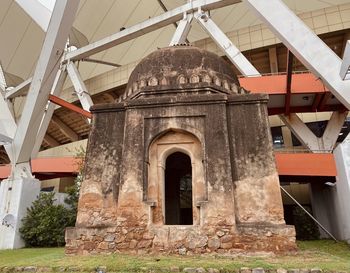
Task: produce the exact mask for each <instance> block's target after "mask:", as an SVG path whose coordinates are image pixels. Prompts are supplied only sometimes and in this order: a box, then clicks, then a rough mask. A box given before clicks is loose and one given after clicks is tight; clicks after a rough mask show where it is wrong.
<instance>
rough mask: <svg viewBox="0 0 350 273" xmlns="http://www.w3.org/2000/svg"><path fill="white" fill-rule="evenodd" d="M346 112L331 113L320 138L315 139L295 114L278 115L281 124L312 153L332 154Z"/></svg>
mask: <svg viewBox="0 0 350 273" xmlns="http://www.w3.org/2000/svg"><path fill="white" fill-rule="evenodd" d="M347 115H348V111H344V112H333V113H332V116H331V118H330V119H329V121H328V123H327V126H326V129H325V131H324V133H323V136H322V137H317V136H315V134H314V133H313V132H312V131H311V130H310V128H309V127H307V126H306V124H305V123H304V122H303V121H302V120H301V119H300V118H299V116H298V115H297V114H294V113H292V114H290V115H289V116H286V115H280V116H279V117H280V119H281V120H282V121H283V123H284V124H285V125H286V126H287V127H288V128H289V129H290V130H291V131H292V132H293V134H294V135H295V136H296V137H297V139H298V140H299V141H300V142H301V143H302V144H303V146H304V147H306V148H308V149H309V150H310V151H311V152H313V153H329V152H332V151H333V149H334V146H335V144H336V142H337V139H338V136H339V133H340V131H341V129H342V126H343V125H344V122H345V120H346V117H347Z"/></svg>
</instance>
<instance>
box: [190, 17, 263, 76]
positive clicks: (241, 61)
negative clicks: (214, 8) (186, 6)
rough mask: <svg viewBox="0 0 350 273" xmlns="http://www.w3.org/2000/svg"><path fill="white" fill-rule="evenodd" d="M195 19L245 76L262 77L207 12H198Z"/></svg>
mask: <svg viewBox="0 0 350 273" xmlns="http://www.w3.org/2000/svg"><path fill="white" fill-rule="evenodd" d="M194 17H195V18H196V20H197V21H198V22H199V24H200V25H201V26H202V28H203V29H204V30H205V31H206V32H207V33H208V34H209V36H210V37H211V38H212V39H213V40H214V42H215V43H216V44H217V46H218V47H220V48H221V49H222V50H223V52H225V54H226V56H227V57H228V58H229V59H230V61H231V62H232V63H233V64H234V65H235V66H236V67H237V69H238V70H239V71H240V72H241V73H242V75H244V76H247V77H249V76H260V73H259V72H258V70H256V68H255V67H254V66H253V65H252V64H251V63H250V62H249V61H248V59H247V58H246V57H245V56H244V55H243V54H242V53H241V52H240V51H239V49H238V48H237V47H236V46H234V45H233V43H232V42H231V41H230V39H229V38H228V37H227V36H226V34H225V33H224V32H223V31H222V30H221V29H220V28H219V27H218V26H217V25H216V24H215V23H214V21H213V20H212V19H211V18H210V17H209V15H208V14H207V13H205V12H196V13H195V15H194Z"/></svg>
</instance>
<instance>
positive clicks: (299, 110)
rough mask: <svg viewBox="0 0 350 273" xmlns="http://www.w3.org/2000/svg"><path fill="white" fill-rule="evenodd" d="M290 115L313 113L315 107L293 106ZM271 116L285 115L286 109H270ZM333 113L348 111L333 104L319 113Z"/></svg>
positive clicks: (339, 105) (342, 106) (341, 106)
mask: <svg viewBox="0 0 350 273" xmlns="http://www.w3.org/2000/svg"><path fill="white" fill-rule="evenodd" d="M289 110H290V113H312V112H316V111H315V110H314V108H313V106H292V107H290V109H289ZM267 111H268V113H269V116H273V115H280V114H284V113H285V111H286V110H285V108H284V107H276V108H268V109H267ZM333 111H340V112H342V111H347V109H346V108H345V106H344V105H342V104H332V105H326V106H324V107H323V108H322V110H319V112H333Z"/></svg>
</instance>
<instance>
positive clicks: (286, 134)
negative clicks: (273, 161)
mask: <svg viewBox="0 0 350 273" xmlns="http://www.w3.org/2000/svg"><path fill="white" fill-rule="evenodd" d="M282 136H283V143H284V147H285V148H287V149H288V148H289V149H293V141H292V132H291V131H290V130H289V128H288V127H287V126H282Z"/></svg>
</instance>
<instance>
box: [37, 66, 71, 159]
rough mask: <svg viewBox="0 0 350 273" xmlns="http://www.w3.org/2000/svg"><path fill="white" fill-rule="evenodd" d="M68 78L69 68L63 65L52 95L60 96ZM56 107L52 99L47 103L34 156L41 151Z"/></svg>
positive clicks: (58, 73)
mask: <svg viewBox="0 0 350 273" xmlns="http://www.w3.org/2000/svg"><path fill="white" fill-rule="evenodd" d="M66 78H67V70H66V67H65V66H63V67H61V69H60V70H58V72H57V75H56V79H55V82H54V84H53V87H52V91H51V94H52V95H54V96H59V94H60V93H61V91H62V89H63V85H64V82H65V81H66ZM55 107H56V105H55V104H53V103H52V102H50V101H49V102H47V104H46V109H45V114H44V116H43V118H42V121H41V124H40V128H39V131H38V134H37V136H36V140H35V144H34V147H33V151H32V158H35V157H37V155H38V153H39V151H40V147H41V144H42V142H43V139H44V137H45V134H46V131H47V128H48V127H49V124H50V120H51V117H52V115H53V112H54V111H55ZM48 138H49V137H48ZM56 146H57V145H56Z"/></svg>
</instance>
